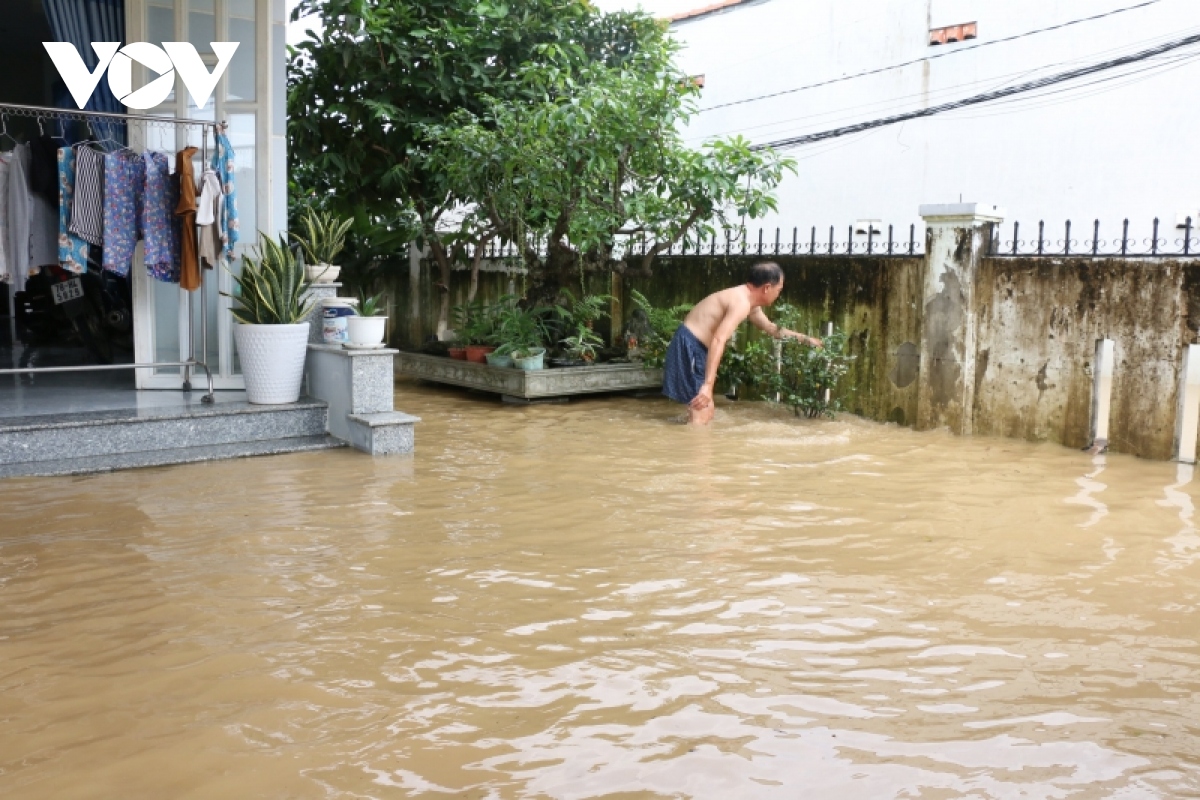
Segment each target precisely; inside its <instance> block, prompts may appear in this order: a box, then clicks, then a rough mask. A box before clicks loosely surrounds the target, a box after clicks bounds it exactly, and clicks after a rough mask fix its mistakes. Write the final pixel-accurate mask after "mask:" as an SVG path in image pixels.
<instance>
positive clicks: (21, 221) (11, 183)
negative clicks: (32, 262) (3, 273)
mask: <svg viewBox="0 0 1200 800" xmlns="http://www.w3.org/2000/svg"><path fill="white" fill-rule="evenodd" d="M28 172H29V146H28V145H24V144H19V145H17V146H16V147H15V148H13V153H12V160H11V161H10V162H9V171H8V186H7V187H6V189H7V195H8V209H7V211H8V274H9V275H10V276H12V284H13V286H15V287H16V290H17V291H18V292H20V291H24V289H25V279H26V278H27V277H29V213H30V208H29V181H28V180H27V178H26V175H27V174H28Z"/></svg>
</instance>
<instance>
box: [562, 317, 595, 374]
mask: <svg viewBox="0 0 1200 800" xmlns="http://www.w3.org/2000/svg"><path fill="white" fill-rule="evenodd" d="M559 343H560V344H562V345H563V355H564V356H565V358H561V359H553V360H552V361H551V363H552V364H554V365H555V366H560V367H584V366H588V365H590V364H593V363H595V361H596V353H597V351H598V350H599V349H600V348H601V347H603V346H604V340H603V339H601V338H600V335H599V334H598V333H596V332H595V331H594V330H592V329H591V328H589V327H587V326H586V325H583V324H580V325H579V326H578V327H577V328H576V329H575V334H574V335H573V336H568V337H567V338H565V339H560V340H559Z"/></svg>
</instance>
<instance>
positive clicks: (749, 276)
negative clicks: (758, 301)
mask: <svg viewBox="0 0 1200 800" xmlns="http://www.w3.org/2000/svg"><path fill="white" fill-rule="evenodd" d="M781 280H783V270H781V269H780V268H779V265H778V264H776V263H775V262H774V261H760V262H758V263H757V264H755V265H754V266H752V267H751V268H750V271H749V272H748V273H746V283H748V284H750V285H751V286H753V287H754V288H756V289H757V288H759V287H760V286H766V285H767V284H768V283H769V284H771V285H772V286H774V285H775V284H777V283H779V282H780V281H781Z"/></svg>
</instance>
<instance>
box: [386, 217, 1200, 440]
mask: <svg viewBox="0 0 1200 800" xmlns="http://www.w3.org/2000/svg"><path fill="white" fill-rule="evenodd" d="M922 216H924V217H925V219H926V223H927V231H926V246H925V253H926V254H927V255H925V256H917V257H879V256H874V257H872V256H834V257H830V256H803V255H797V256H772V257H763V256H756V255H729V256H722V255H716V256H695V255H693V256H678V255H676V256H662V257H659V258H658V259H657V260H656V261H655V264H654V268H653V275H652V276H650V277H645V276H633V275H616V274H614V275H608V274H596V275H589V276H588V279H587V283H588V291H589V292H592V293H611V294H613V295H615V296H616V297H617V298H618V299H619V302H618V303H617V304H614V308H613V311H614V318H615V320H616V322H617V323H618V324H617V331H618V332H619V331H620V328H621V323H623V321H624V320H625V319H628V315H629V314H630V313H631V312H632V309H633V308H634V306H633V304H632V301H631V299H630V292H631V290H633V289H637V290H638V291H640V292H641V293H643V294H644V295H646V297H647V298H648V299H649V300H650V301H651V302H652V303H653V304H654V305H655V306H659V307H663V306H671V305H675V304H677V303H685V302H695V301H696V300H699V299H700V298H702V297H704V296H705V295H706V294H708V293H709V292H712V291H715V290H717V289H721V288H724V287H727V286H731V285H734V284H736V283H739V282H741V281H742V280H744V275H745V271H746V268H747V267H749V266H750V265H751V264H753V263H754V262H756V261H758V260H763V259H765V258H770V259H771V260H774V261H776V262H778V263H779V264H780V266H781V267H782V268H783V271H784V275H785V280H786V284H785V288H784V292H783V295H782V299H783V300H785V301H787V302H789V303H791V304H793V305H795V306H796V307H797V308H799V309H800V312H801V317H802V320H803V322H802V326H801V327H802V329H803V330H804V331H805V332H808V333H812V334H819V333H820V330H821V327H820V326H821V325H822V323H824V322H826V321H830V322H833V323H834V324H835V325H836V326H837V327H838V328H839V329H841V330H843V331H845V332H846V333H847V334H848V347H849V351H850V353H851V354H853V355H854V356H855V362H854V364H853V367H852V369H851V371H850V373H849V374H848V375H847V376H846V378H845V379H844V380H843V382H842V384H841V385H840V386H839V387H838V393H839V394H840V395H841V398H842V401H843V405H844V407H845V408H846V409H847V410H848V411H850V412H852V413H854V414H857V415H860V416H863V417H866V418H868V419H873V420H877V421H881V422H882V421H889V422H895V423H898V424H901V425H908V426H913V427H915V428H918V429H922V430H926V429H934V428H948V429H949V430H951V431H952V432H954V433H958V434H963V435H970V434H976V435H986V436H1002V437H1011V438H1019V439H1026V440H1030V441H1049V442H1056V443H1059V444H1062V445H1065V446H1068V447H1075V448H1088V447H1090V446H1093V445H1096V447H1097V448H1102V447H1107V448H1108V449H1110V450H1111V451H1113V452H1120V453H1128V454H1132V455H1136V456H1140V457H1143V458H1152V459H1163V460H1165V459H1172V458H1181V459H1182V460H1185V461H1193V460H1194V458H1195V453H1196V450H1197V442H1195V441H1192V440H1193V439H1194V438H1195V436H1196V429H1197V420H1196V419H1193V417H1196V416H1197V413H1198V411H1197V410H1198V409H1200V375H1198V374H1197V373H1198V372H1200V353H1198V352H1197V351H1195V350H1189V348H1190V347H1191V346H1193V345H1200V258H1177V257H1173V258H1161V259H1147V258H1137V259H1119V258H1087V257H1075V256H1071V257H997V256H992V255H988V254H989V253H990V252H991V249H992V242H991V236H992V231H993V230H994V229H993V227H992V223H993V222H996V221H998V220H1000V219H1002V218H1003V212H1002V211H1001V210H1000V209H997V208H995V207H992V206H987V207H985V206H980V205H977V204H958V205H951V206H927V207H922ZM397 277H398V279H397V281H396V283H397V284H400V285H398V286H396V287H395V289H396V291H395V292H394V293H393V302H394V305H393V307H394V308H395V309H396V311H397V312H398V317H399V319H398V320H397V322H398V324H396V325H394V326H393V338H392V342H393V344H398V345H400V346H402V347H407V348H410V349H411V348H415V347H416V346H418V345H419V344H420V343H421V341H423V340H424V339H425V337H427V336H428V335H429V334H430V333H432V331H433V325H434V319H435V317H436V302H437V296H438V295H437V291H438V290H437V288H436V286H435V283H434V280H433V278H432V270H431V265H429V264H428V263H421V264H420V267H419V268H418V267H417V266H416V264H415V263H414V267H413V271H412V272H411V273H410V274H409V275H404V276H397ZM467 281H468V274H467V272H466V271H465V270H463V271H456V272H455V273H454V275H453V281H452V286H451V295H452V297H453V298H454V302H461V299H462V298H463V297H465V287H466V285H467ZM520 283H521V278H520V276H519V275H512V274H507V273H503V272H489V273H487V274H485V275H484V276H481V281H480V298H481V299H484V300H492V299H495V297H498V296H499V295H500V294H502V293H503V292H505V291H507V290H508V289H509V288H510V287H512V286H514V285H515V286H517V287H519V285H520ZM418 295H419V296H418ZM396 301H399V302H398V303H397V302H396ZM405 310H409V313H408V314H406V313H404V312H405ZM602 328H603V326H602ZM601 333H603V334H605V335H611V332H610V331H609V330H604V329H602V330H601ZM1098 343H1099V344H1098ZM1100 353H1111V360H1112V363H1111V364H1106V365H1105V366H1104V370H1103V371H1104V373H1105V375H1106V376H1108V375H1110V376H1111V379H1108V378H1106V379H1105V380H1106V382H1105V383H1104V384H1103V391H1098V389H1097V385H1098V384H1097V381H1098V372H1097V363H1096V361H1097V355H1098V354H1100ZM1189 359H1191V360H1190V361H1189ZM1193 362H1194V363H1193ZM1188 364H1192V366H1191V367H1190V368H1189V367H1188V366H1187V365H1188ZM1109 392H1111V398H1110V395H1109ZM1096 408H1099V409H1101V412H1102V414H1103V415H1104V416H1102V418H1101V419H1100V420H1099V421H1097V420H1096V419H1094V418H1093V417H1094V413H1093V412H1094V410H1095V409H1096ZM1098 426H1099V427H1098ZM1098 430H1099V431H1100V433H1099V438H1102V439H1104V441H1102V442H1096V441H1095V440H1096V439H1097V438H1098V433H1097V431H1098ZM1180 437H1184V439H1186V441H1181V440H1180Z"/></svg>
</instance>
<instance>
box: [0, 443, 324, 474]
mask: <svg viewBox="0 0 1200 800" xmlns="http://www.w3.org/2000/svg"><path fill="white" fill-rule="evenodd" d="M346 446H347V445H346V442H343V441H342V440H341V439H336V438H334V437H333V436H328V435H325V434H322V435H320V436H291V437H288V438H285V439H270V440H266V441H255V442H235V443H232V444H216V445H201V446H198V447H177V448H171V449H168V450H143V451H140V452H134V453H116V454H112V455H100V456H88V457H85V458H63V459H57V460H54V461H25V462H22V463H18V464H0V478H20V477H37V476H55V475H87V474H90V473H95V472H113V471H115V470H125V469H138V468H141V467H163V466H168V465H171V464H192V463H197V462H201V461H218V460H221V459H227V458H245V457H247V456H270V455H281V454H284V453H303V452H309V451H313V450H330V449H333V448H337V447H346Z"/></svg>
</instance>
